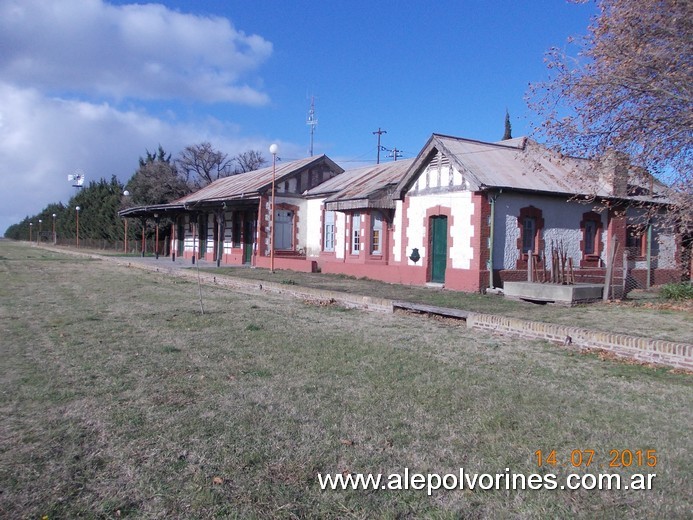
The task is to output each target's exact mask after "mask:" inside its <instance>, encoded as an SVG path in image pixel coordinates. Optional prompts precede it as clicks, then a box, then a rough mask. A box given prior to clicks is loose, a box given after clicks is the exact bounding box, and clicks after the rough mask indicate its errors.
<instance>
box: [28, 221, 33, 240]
mask: <svg viewBox="0 0 693 520" xmlns="http://www.w3.org/2000/svg"><path fill="white" fill-rule="evenodd" d="M32 229H34V223H33V222H29V242H33V241H34V239H33V238H31V236H32V235H31V230H32Z"/></svg>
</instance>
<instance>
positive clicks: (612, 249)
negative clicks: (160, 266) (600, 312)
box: [604, 235, 618, 301]
mask: <svg viewBox="0 0 693 520" xmlns="http://www.w3.org/2000/svg"><path fill="white" fill-rule="evenodd" d="M617 248H618V237H616V235H613V236H612V237H611V243H610V244H609V256H608V258H607V264H606V277H605V278H604V301H608V300H609V292H610V291H611V279H612V277H613V274H614V261H615V260H616V249H617Z"/></svg>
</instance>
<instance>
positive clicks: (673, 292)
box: [659, 282, 693, 301]
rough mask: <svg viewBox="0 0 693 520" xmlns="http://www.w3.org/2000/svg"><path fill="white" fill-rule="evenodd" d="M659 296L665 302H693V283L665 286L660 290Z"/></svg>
mask: <svg viewBox="0 0 693 520" xmlns="http://www.w3.org/2000/svg"><path fill="white" fill-rule="evenodd" d="M659 296H660V297H661V298H663V299H665V300H674V301H680V300H693V284H691V282H680V283H668V284H665V285H663V286H662V287H661V289H660V290H659Z"/></svg>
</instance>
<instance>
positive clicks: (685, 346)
mask: <svg viewBox="0 0 693 520" xmlns="http://www.w3.org/2000/svg"><path fill="white" fill-rule="evenodd" d="M467 327H468V328H474V329H482V330H489V331H494V332H501V333H507V334H513V335H516V336H520V337H523V338H529V339H544V340H547V341H551V342H553V343H561V344H564V345H570V346H573V347H579V348H583V349H587V348H598V349H602V350H606V351H608V352H611V353H613V354H615V355H616V356H618V357H626V358H631V359H636V360H638V361H643V362H646V363H655V364H661V365H667V366H673V367H676V368H682V369H685V370H693V345H691V344H689V343H676V342H673V341H667V340H661V339H652V338H644V337H640V336H629V335H627V334H616V333H613V332H602V331H596V330H589V329H581V328H578V327H569V326H566V325H557V324H555V323H544V322H539V321H529V320H523V319H519V318H510V317H507V316H497V315H493V314H480V313H475V312H470V313H469V315H468V316H467Z"/></svg>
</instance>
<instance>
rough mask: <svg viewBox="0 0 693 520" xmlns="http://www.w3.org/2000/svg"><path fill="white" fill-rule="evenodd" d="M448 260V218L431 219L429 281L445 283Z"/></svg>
mask: <svg viewBox="0 0 693 520" xmlns="http://www.w3.org/2000/svg"><path fill="white" fill-rule="evenodd" d="M447 259H448V217H445V216H439V217H433V218H431V281H432V282H436V283H444V282H445V267H446V265H447Z"/></svg>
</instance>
